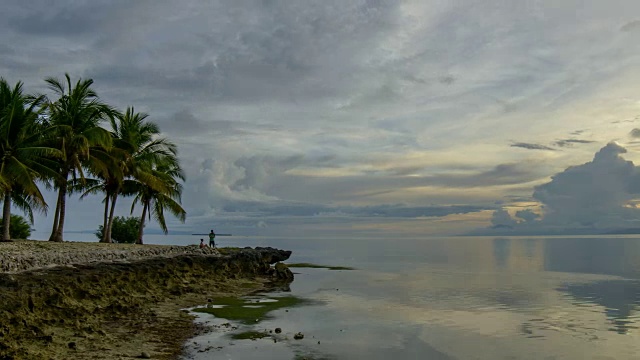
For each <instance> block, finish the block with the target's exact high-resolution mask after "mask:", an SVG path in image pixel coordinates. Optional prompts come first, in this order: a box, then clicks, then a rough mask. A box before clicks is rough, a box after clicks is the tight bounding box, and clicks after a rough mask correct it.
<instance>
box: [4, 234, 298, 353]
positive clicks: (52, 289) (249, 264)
mask: <svg viewBox="0 0 640 360" xmlns="http://www.w3.org/2000/svg"><path fill="white" fill-rule="evenodd" d="M34 243H38V242H34ZM0 245H3V246H4V245H7V244H0ZM29 245H31V244H29ZM56 245H57V246H61V245H62V246H63V247H64V246H66V245H67V243H63V244H49V243H46V245H45V246H47V247H49V246H52V247H55V246H56ZM72 245H73V246H76V247H79V248H80V249H79V250H76V252H74V251H73V250H69V249H71V247H67V248H66V249H63V251H61V252H60V253H59V254H55V253H48V251H47V249H40V250H37V249H36V250H33V249H32V250H30V251H32V253H31V254H30V255H29V254H27V253H26V252H22V253H19V254H18V255H16V253H13V254H12V253H11V252H8V254H5V253H3V254H2V255H0V258H2V261H3V266H6V268H8V269H11V271H12V272H4V273H0V298H1V299H2V301H1V302H0V359H12V358H16V359H19V358H30V359H38V358H54V359H55V358H60V359H66V358H77V359H80V358H103V359H108V358H118V357H119V356H123V354H124V355H125V356H129V355H135V354H129V355H127V354H126V352H124V353H123V351H124V350H119V351H120V353H117V350H118V348H119V345H117V344H118V343H119V341H120V342H123V341H124V342H126V341H128V340H127V338H124V339H118V337H119V336H120V335H118V334H120V332H117V331H116V330H115V329H116V328H117V326H116V324H119V325H118V326H120V325H122V324H125V323H126V324H125V325H126V326H127V327H130V328H131V329H130V330H131V331H132V332H139V333H144V332H145V331H147V332H149V331H151V330H150V329H152V328H154V326H155V327H157V325H158V323H160V322H161V321H160V320H158V319H157V318H158V314H156V313H155V312H154V311H155V310H153V309H154V308H153V305H155V304H158V303H161V302H163V301H164V302H166V300H167V299H176V303H178V300H177V299H182V300H181V301H180V304H181V305H183V306H184V305H189V304H190V305H198V304H202V303H203V302H206V301H207V297H209V296H212V294H213V295H215V294H216V293H232V294H233V293H235V294H240V293H242V292H243V291H244V292H247V291H249V290H251V289H255V288H257V287H258V286H257V285H256V284H264V283H266V282H281V283H285V284H286V283H287V282H290V281H291V280H293V275H292V274H291V271H290V270H289V269H287V268H286V266H284V267H283V266H282V265H278V266H275V267H273V266H272V265H273V264H276V263H278V262H281V261H284V260H286V259H288V258H289V256H290V255H291V252H290V251H284V250H278V249H273V248H255V249H251V248H245V249H223V254H220V253H218V251H217V250H214V249H204V251H202V250H201V249H199V248H197V247H179V246H176V247H169V246H167V247H162V246H156V247H149V248H148V249H140V250H138V249H136V251H132V252H131V253H126V250H127V249H124V248H126V247H131V245H124V246H123V249H119V248H118V246H117V245H109V246H105V247H104V248H102V249H100V250H101V251H94V250H91V249H95V247H94V245H95V244H86V243H80V244H78V243H75V244H73V243H72ZM83 245H86V247H85V248H83ZM101 245H102V244H101ZM121 246H122V245H121ZM108 247H115V248H116V249H114V251H112V252H111V253H110V254H109V251H108V250H105V249H108ZM145 247H146V246H145ZM162 248H164V249H162ZM88 249H89V250H88ZM85 250H86V251H85ZM0 251H2V246H0ZM123 251H124V252H125V253H123ZM123 254H124V255H123ZM142 254H144V255H142ZM39 255H42V256H43V257H44V258H45V259H49V261H45V260H41V259H40V257H39ZM11 256H14V257H16V256H17V257H16V258H15V259H16V260H15V261H17V262H20V264H19V265H15V264H12V263H11ZM29 256H31V257H29ZM18 258H19V259H20V260H18ZM26 259H33V260H26ZM100 259H105V261H107V262H105V261H102V262H100ZM114 260H116V261H114ZM56 265H64V266H56ZM52 266H55V267H52ZM17 269H30V270H23V271H19V272H16V271H17ZM187 295H188V296H187ZM186 298H188V301H185V300H184V299H186ZM191 303H193V304H191ZM165 322H166V321H165ZM154 324H155V325H154ZM125 325H123V326H125ZM170 328H171V326H170V324H169V329H170ZM127 331H129V330H127ZM154 331H155V332H157V331H156V330H153V331H151V332H154ZM163 331H164V330H163ZM166 335H167V334H156V335H154V336H155V337H156V338H157V337H160V338H163V337H165V336H166ZM188 335H189V334H177V335H171V336H173V337H175V338H176V340H177V341H180V339H183V338H184V337H185V336H188ZM127 336H130V335H127ZM152 338H153V337H152ZM171 339H172V337H169V338H168V339H166V340H165V341H170V340H171ZM156 340H157V339H156ZM155 342H156V343H160V344H159V345H158V344H156V345H157V346H156V348H153V349H151V350H149V352H150V353H152V354H154V358H172V357H174V356H175V353H176V351H178V350H179V346H178V347H177V349H178V350H176V346H175V344H174V346H173V347H171V346H168V347H167V348H166V349H164V350H162V349H160V350H158V349H157V347H158V346H161V345H162V342H158V341H155ZM109 344H112V345H113V344H116V345H113V346H111V345H109ZM143 344H144V343H143ZM165 345H166V344H165ZM178 345H179V344H178ZM162 346H164V345H162ZM105 349H106V350H105ZM107 350H110V351H114V354H113V357H111V356H110V355H109V351H107Z"/></svg>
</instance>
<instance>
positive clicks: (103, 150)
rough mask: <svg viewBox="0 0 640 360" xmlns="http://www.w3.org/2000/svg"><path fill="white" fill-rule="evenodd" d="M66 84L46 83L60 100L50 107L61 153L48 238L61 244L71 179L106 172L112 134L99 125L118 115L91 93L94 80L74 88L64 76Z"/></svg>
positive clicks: (62, 82) (48, 81) (55, 142)
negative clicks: (88, 172)
mask: <svg viewBox="0 0 640 360" xmlns="http://www.w3.org/2000/svg"><path fill="white" fill-rule="evenodd" d="M65 80H66V81H60V80H58V79H55V78H47V79H45V81H46V82H47V84H48V85H49V88H50V89H51V90H53V91H54V92H55V94H56V95H58V96H59V98H58V100H56V101H55V102H50V103H49V104H48V111H49V117H50V122H51V124H52V125H54V126H56V134H55V136H54V137H53V138H52V145H53V146H54V147H55V148H57V149H59V150H60V151H61V152H62V157H61V159H60V161H59V163H58V166H59V175H60V176H59V179H58V181H56V182H55V186H56V187H57V188H58V200H57V203H56V212H55V215H54V220H53V228H52V231H51V237H50V238H49V241H58V242H61V241H63V232H64V220H65V206H66V197H67V191H68V189H67V188H68V185H69V176H70V175H71V176H72V178H73V179H76V178H79V179H80V181H84V179H85V177H84V171H83V168H84V167H86V168H87V169H89V170H90V171H91V172H93V173H101V172H105V171H106V169H107V168H108V166H109V162H110V160H109V154H108V152H107V150H108V149H109V148H110V147H111V142H112V141H111V135H110V133H109V131H108V130H106V129H104V128H102V127H100V124H101V123H102V122H103V121H105V120H107V119H109V118H112V117H113V116H115V115H116V114H117V112H116V111H115V110H114V109H113V108H112V107H110V106H108V105H106V104H105V103H103V102H101V101H100V99H99V98H98V95H97V94H96V92H95V91H94V90H93V89H91V85H92V84H93V80H91V79H87V80H82V79H78V81H77V82H76V84H75V85H72V83H71V78H70V77H69V74H65Z"/></svg>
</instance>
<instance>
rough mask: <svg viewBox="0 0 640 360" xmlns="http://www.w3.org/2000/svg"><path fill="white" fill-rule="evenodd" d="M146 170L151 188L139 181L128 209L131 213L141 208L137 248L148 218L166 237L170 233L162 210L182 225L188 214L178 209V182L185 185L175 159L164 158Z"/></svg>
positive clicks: (179, 191)
mask: <svg viewBox="0 0 640 360" xmlns="http://www.w3.org/2000/svg"><path fill="white" fill-rule="evenodd" d="M148 166H149V167H148V168H147V169H146V170H145V173H146V174H147V175H150V176H149V178H150V179H151V178H152V179H153V185H152V184H151V183H148V182H147V183H145V182H143V181H139V180H138V181H137V182H136V187H135V192H136V195H135V198H134V199H133V204H132V205H131V212H132V213H133V210H134V208H135V206H136V204H137V203H138V202H140V203H141V204H142V216H141V217H140V229H139V231H138V240H137V241H136V244H142V243H143V242H142V235H143V234H144V225H145V220H146V218H147V216H148V217H149V218H151V217H152V216H153V218H154V219H155V220H156V221H157V222H158V224H160V228H161V229H162V231H164V233H165V234H166V233H167V232H168V231H169V230H168V228H167V223H166V221H165V217H164V211H165V210H168V211H169V212H170V213H171V214H173V215H174V216H176V217H177V218H178V219H179V220H180V221H181V222H184V221H185V218H186V214H187V213H186V211H185V210H184V209H183V208H182V206H181V205H180V197H181V195H182V184H180V182H179V181H178V180H182V181H184V179H185V178H184V174H183V172H182V169H181V168H180V165H179V163H178V159H177V157H175V156H164V157H162V158H161V159H158V161H157V162H156V163H153V164H148ZM158 184H162V187H159V186H157V185H158Z"/></svg>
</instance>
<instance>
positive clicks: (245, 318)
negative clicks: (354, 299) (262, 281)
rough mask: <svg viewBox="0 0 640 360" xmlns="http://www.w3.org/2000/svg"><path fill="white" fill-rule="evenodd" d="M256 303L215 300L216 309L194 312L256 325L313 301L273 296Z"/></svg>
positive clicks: (207, 308)
mask: <svg viewBox="0 0 640 360" xmlns="http://www.w3.org/2000/svg"><path fill="white" fill-rule="evenodd" d="M265 300H271V301H261V302H256V301H255V299H248V298H234V297H225V298H218V299H214V300H213V304H214V305H218V306H220V307H218V306H215V307H211V306H208V307H199V308H195V309H193V311H194V312H199V313H207V314H212V315H213V316H215V317H218V318H223V319H227V320H232V321H239V322H241V323H243V324H255V323H258V322H260V321H262V320H266V319H270V316H269V313H270V312H272V311H274V310H278V309H284V308H292V307H297V306H302V305H306V304H310V303H311V301H309V300H307V299H303V298H300V297H297V296H292V295H289V296H273V297H269V298H266V299H265Z"/></svg>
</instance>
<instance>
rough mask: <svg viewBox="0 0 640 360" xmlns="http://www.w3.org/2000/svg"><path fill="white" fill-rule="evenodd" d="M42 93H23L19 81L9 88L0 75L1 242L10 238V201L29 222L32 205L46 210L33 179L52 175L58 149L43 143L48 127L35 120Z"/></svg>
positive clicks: (31, 217) (54, 173) (35, 180)
mask: <svg viewBox="0 0 640 360" xmlns="http://www.w3.org/2000/svg"><path fill="white" fill-rule="evenodd" d="M44 100H45V98H44V96H32V95H25V94H23V89H22V83H21V82H18V83H17V84H16V86H15V87H14V88H13V89H12V88H11V87H10V86H9V84H8V83H7V82H6V81H5V80H4V79H2V78H0V190H1V191H2V195H3V199H4V200H3V201H4V205H3V211H2V216H3V233H2V241H10V232H9V231H10V229H9V226H10V219H11V204H12V201H13V203H14V204H15V205H16V206H17V207H18V208H20V209H22V210H23V211H24V212H25V213H26V214H28V216H29V219H30V220H31V222H32V223H33V212H32V208H36V209H38V210H43V211H46V209H47V204H46V202H45V200H44V198H43V196H42V193H41V192H40V189H39V188H38V185H37V184H36V182H37V181H38V180H42V179H45V178H54V177H55V176H56V168H55V165H56V164H55V162H54V161H53V160H52V159H53V158H56V157H59V156H60V152H59V151H57V150H55V149H52V148H50V147H47V146H45V144H44V142H43V138H44V137H45V135H46V133H47V131H49V130H51V129H52V128H47V127H44V126H43V125H42V124H41V122H39V117H40V111H41V110H40V105H42V104H43V102H44Z"/></svg>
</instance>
